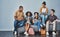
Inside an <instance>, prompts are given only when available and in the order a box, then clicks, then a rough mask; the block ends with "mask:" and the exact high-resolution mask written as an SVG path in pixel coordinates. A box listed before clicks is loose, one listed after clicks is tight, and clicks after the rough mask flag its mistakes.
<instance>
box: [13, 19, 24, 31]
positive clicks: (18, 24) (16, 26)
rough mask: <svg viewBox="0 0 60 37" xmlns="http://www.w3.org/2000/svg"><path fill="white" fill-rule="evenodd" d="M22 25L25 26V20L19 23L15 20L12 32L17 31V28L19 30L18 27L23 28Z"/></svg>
mask: <svg viewBox="0 0 60 37" xmlns="http://www.w3.org/2000/svg"><path fill="white" fill-rule="evenodd" d="M24 24H25V20H21V21H18V20H15V21H14V31H17V28H19V27H23V26H24Z"/></svg>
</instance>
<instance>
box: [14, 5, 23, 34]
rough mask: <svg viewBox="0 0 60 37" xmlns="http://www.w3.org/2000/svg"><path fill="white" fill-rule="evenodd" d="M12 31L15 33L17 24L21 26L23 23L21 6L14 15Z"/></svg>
mask: <svg viewBox="0 0 60 37" xmlns="http://www.w3.org/2000/svg"><path fill="white" fill-rule="evenodd" d="M14 19H15V21H14V33H15V34H16V33H17V28H18V27H19V26H23V23H24V13H23V6H19V9H18V10H17V11H16V13H15V15H14Z"/></svg>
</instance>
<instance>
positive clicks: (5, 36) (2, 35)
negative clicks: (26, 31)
mask: <svg viewBox="0 0 60 37" xmlns="http://www.w3.org/2000/svg"><path fill="white" fill-rule="evenodd" d="M0 37H17V36H16V35H13V32H12V31H0ZM19 37H60V34H58V35H49V36H46V35H39V34H36V35H34V36H32V35H31V36H25V35H23V34H21V35H20V36H19Z"/></svg>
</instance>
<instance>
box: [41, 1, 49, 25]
mask: <svg viewBox="0 0 60 37" xmlns="http://www.w3.org/2000/svg"><path fill="white" fill-rule="evenodd" d="M40 14H41V18H42V24H43V25H45V21H46V19H47V15H48V8H47V7H46V2H45V1H44V2H43V3H42V7H41V8H40Z"/></svg>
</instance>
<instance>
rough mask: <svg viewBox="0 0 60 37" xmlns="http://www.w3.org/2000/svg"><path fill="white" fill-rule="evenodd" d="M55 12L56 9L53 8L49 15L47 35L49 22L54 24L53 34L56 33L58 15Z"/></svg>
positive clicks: (47, 27)
mask: <svg viewBox="0 0 60 37" xmlns="http://www.w3.org/2000/svg"><path fill="white" fill-rule="evenodd" d="M54 13H55V10H54V9H51V12H50V15H49V16H48V18H47V22H46V35H49V33H48V30H49V24H53V32H52V34H54V35H55V34H56V33H55V28H56V19H57V16H56V15H54Z"/></svg>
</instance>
